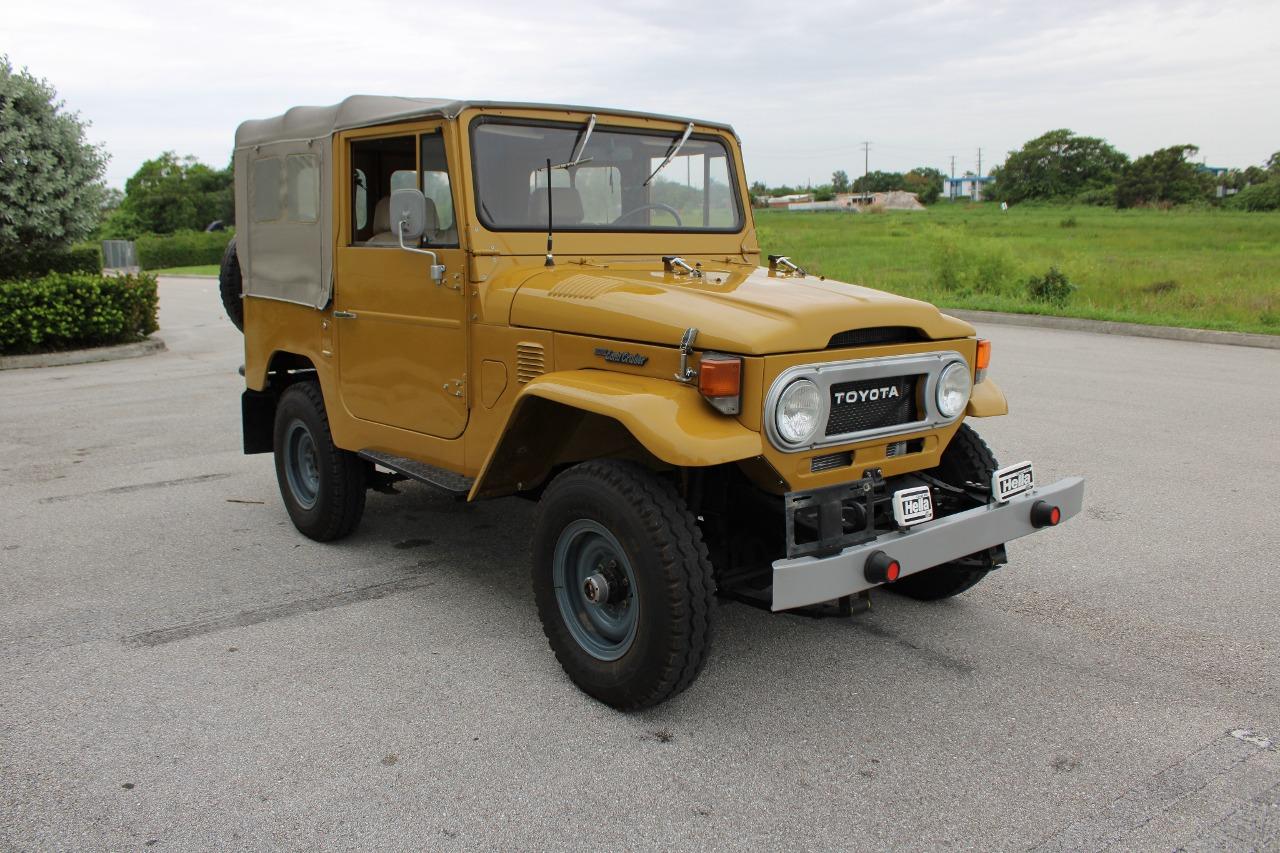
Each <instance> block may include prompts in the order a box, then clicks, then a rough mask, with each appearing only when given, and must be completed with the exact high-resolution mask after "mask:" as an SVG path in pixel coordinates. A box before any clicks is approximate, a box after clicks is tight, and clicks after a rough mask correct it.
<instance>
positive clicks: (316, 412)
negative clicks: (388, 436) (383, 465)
mask: <svg viewBox="0 0 1280 853" xmlns="http://www.w3.org/2000/svg"><path fill="white" fill-rule="evenodd" d="M274 441H275V455H276V479H277V480H278V481H279V483H280V496H281V497H282V498H284V506H285V509H286V510H288V511H289V517H290V518H291V519H293V525H294V527H296V528H298V530H299V531H300V532H301V533H302V534H303V535H305V536H308V537H310V538H312V539H315V540H316V541H318V542H328V541H330V540H333V539H341V538H342V537H343V536H346V535H347V534H348V533H350V532H351V531H352V530H355V528H356V525H357V524H359V523H360V517H361V516H362V515H364V499H365V469H366V468H367V466H366V465H365V463H364V462H363V461H362V460H361V459H360V458H359V457H358V456H356V455H355V454H354V453H351V452H350V451H347V450H341V449H339V448H338V447H336V446H334V443H333V436H332V435H331V434H330V433H329V419H328V417H327V415H326V413H325V408H324V395H322V394H321V393H320V386H319V384H318V383H315V382H298V383H295V384H293V385H290V386H289V387H288V388H286V389H285V391H284V393H283V394H281V395H280V402H279V404H278V405H277V406H276V422H275V439H274Z"/></svg>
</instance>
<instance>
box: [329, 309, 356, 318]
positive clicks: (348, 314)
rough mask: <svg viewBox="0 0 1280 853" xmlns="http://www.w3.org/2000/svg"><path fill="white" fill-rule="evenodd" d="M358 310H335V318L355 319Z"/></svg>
mask: <svg viewBox="0 0 1280 853" xmlns="http://www.w3.org/2000/svg"><path fill="white" fill-rule="evenodd" d="M355 318H356V312H354V311H334V312H333V319H335V320H354V319H355Z"/></svg>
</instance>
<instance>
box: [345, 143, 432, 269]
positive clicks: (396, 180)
mask: <svg viewBox="0 0 1280 853" xmlns="http://www.w3.org/2000/svg"><path fill="white" fill-rule="evenodd" d="M416 147H417V140H416V139H415V138H414V137H413V136H393V137H390V138H387V139H360V140H356V141H354V142H352V143H351V168H352V172H351V184H352V186H351V207H352V211H351V225H352V229H351V235H350V243H351V245H353V246H396V245H398V244H399V241H398V240H397V239H396V236H395V234H394V233H392V231H391V190H393V189H398V188H400V187H402V186H409V187H412V186H416V185H417V180H416V176H417V171H416V170H417V166H418V152H417V151H416V150H415V149H416Z"/></svg>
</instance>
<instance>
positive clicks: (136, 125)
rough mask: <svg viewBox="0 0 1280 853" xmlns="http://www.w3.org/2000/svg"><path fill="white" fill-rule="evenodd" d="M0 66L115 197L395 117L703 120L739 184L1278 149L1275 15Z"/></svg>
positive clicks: (1012, 5)
mask: <svg viewBox="0 0 1280 853" xmlns="http://www.w3.org/2000/svg"><path fill="white" fill-rule="evenodd" d="M6 6H7V8H6V9H5V10H4V12H3V22H4V23H3V31H2V34H0V52H7V53H8V54H9V57H10V59H11V61H12V62H13V64H14V65H15V66H23V65H25V66H27V67H28V68H29V69H30V70H31V71H32V73H34V74H36V75H37V76H41V77H45V78H47V79H48V80H49V81H50V82H51V83H53V84H54V86H56V87H57V89H58V91H59V93H60V95H61V96H62V98H63V99H64V100H65V101H66V102H67V106H68V107H69V108H71V109H74V110H79V111H80V113H81V114H82V116H83V117H85V118H87V119H89V120H90V121H92V123H93V127H92V128H91V129H90V132H89V134H90V138H91V139H93V140H94V141H100V142H103V143H105V144H106V148H107V150H108V151H109V152H110V154H111V163H110V166H109V169H108V174H107V178H108V182H109V183H110V184H112V185H114V186H123V184H124V181H125V179H126V178H128V177H129V175H131V174H132V173H133V172H134V171H135V170H136V169H137V167H138V166H139V165H140V164H141V163H142V161H143V160H146V159H148V158H150V157H154V156H156V155H157V154H159V153H160V152H161V151H164V150H166V149H171V150H174V151H177V152H178V153H179V154H194V155H195V156H196V157H198V158H200V159H201V160H203V161H205V162H208V163H211V164H214V165H222V164H225V163H226V162H227V160H228V158H229V156H230V152H231V147H232V138H233V134H234V132H235V127H236V125H237V124H238V123H239V122H240V121H242V120H244V119H247V118H262V117H266V116H270V115H275V114H277V113H280V112H281V111H283V110H284V109H287V108H288V107H290V106H293V105H297V104H327V103H332V102H334V101H336V100H339V99H341V98H342V97H344V96H345V95H348V94H354V93H361V94H388V95H390V94H397V95H415V96H428V97H447V98H475V99H487V100H531V101H554V102H558V103H580V104H590V105H598V106H617V107H624V108H629V109H639V110H654V111H658V112H664V113H674V114H679V115H689V116H694V117H701V118H708V119H715V120H719V121H726V122H729V123H731V124H733V125H734V126H735V128H736V129H737V131H738V133H739V134H740V135H741V136H742V138H743V146H744V151H745V156H746V166H747V177H748V179H750V180H762V181H765V182H767V183H770V184H780V183H783V182H787V183H793V184H794V183H804V182H806V181H809V180H812V181H813V183H815V184H817V183H822V182H826V181H827V180H829V179H830V175H831V172H832V171H833V170H835V169H844V170H846V171H847V172H848V173H849V174H850V175H852V176H856V175H858V174H861V173H862V170H863V154H862V149H861V145H860V143H861V142H862V141H863V140H869V141H870V142H871V147H870V167H871V168H872V169H873V170H874V169H891V170H903V169H907V168H910V167H912V166H916V165H929V166H935V167H937V168H940V169H942V170H943V171H949V170H950V167H951V159H950V158H951V155H955V158H956V160H955V167H956V172H957V174H960V173H963V172H964V171H965V170H970V169H976V167H977V150H978V148H979V147H981V148H982V149H983V163H982V165H983V171H986V170H987V168H988V167H989V166H990V165H993V164H994V163H997V162H999V161H1000V160H1001V159H1003V157H1004V154H1005V152H1006V151H1008V150H1009V149H1011V148H1017V147H1018V146H1020V145H1021V144H1022V143H1023V142H1025V141H1026V140H1027V139H1030V138H1032V137H1034V136H1037V135H1039V134H1040V133H1043V132H1044V131H1046V130H1049V129H1052V128H1058V127H1068V128H1071V129H1072V130H1074V131H1076V132H1077V133H1085V134H1089V135H1094V136H1102V137H1105V138H1107V139H1108V140H1110V142H1111V143H1112V144H1113V145H1115V146H1116V147H1118V148H1119V149H1121V150H1122V151H1125V152H1126V153H1128V154H1130V155H1131V156H1136V155H1140V154H1143V153H1146V152H1148V151H1151V150H1153V149H1155V148H1159V147H1164V146H1167V145H1172V144H1175V143H1193V144H1197V145H1199V146H1200V148H1201V155H1202V157H1203V158H1205V159H1206V160H1207V161H1208V162H1209V163H1210V164H1213V165H1224V166H1236V167H1243V166H1247V165H1250V164H1260V163H1262V162H1264V161H1265V160H1266V158H1267V157H1268V156H1269V155H1270V154H1271V153H1272V152H1273V151H1276V150H1280V107H1278V104H1280V96H1278V95H1277V93H1278V92H1280V50H1278V48H1280V2H1277V0H1261V2H1251V0H1229V2H1223V1H1222V0H1217V2H1160V3H1155V2H1152V3H1132V2H1125V0H1107V2H1094V0H1080V1H1079V2H1074V1H1073V0H1059V2H1001V1H1000V0H932V2H930V0H895V1H894V2H845V3H835V2H833V3H823V2H820V0H811V2H807V3H798V2H787V3H783V2H777V0H773V2H755V0H743V1H742V2H722V3H718V4H698V3H691V2H679V3H677V2H666V0H648V2H644V3H640V2H631V0H623V2H609V3H590V4H587V3H582V4H578V3H571V2H564V0H545V2H537V3H532V2H527V0H519V2H505V0H499V2H493V0H472V2H465V3H444V2H439V0H434V2H433V0H425V1H424V2H408V0H404V2H399V3H385V2H380V0H362V2H358V3H351V2H344V3H332V4H330V3H324V2H317V0H312V2H308V3H300V2H296V0H256V2H242V0H222V2H218V3H212V4H211V3H199V4H196V3H191V2H186V0H175V2H171V3H157V2H107V3H102V2H100V1H99V0H95V2H84V0H59V2H57V3H49V2H43V3H41V2H20V0H15V2H11V3H8V4H6Z"/></svg>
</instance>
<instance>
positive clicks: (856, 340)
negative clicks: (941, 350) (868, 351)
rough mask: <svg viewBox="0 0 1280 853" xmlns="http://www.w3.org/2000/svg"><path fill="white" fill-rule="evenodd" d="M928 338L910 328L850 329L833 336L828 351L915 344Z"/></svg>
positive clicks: (917, 330)
mask: <svg viewBox="0 0 1280 853" xmlns="http://www.w3.org/2000/svg"><path fill="white" fill-rule="evenodd" d="M927 340H929V338H928V337H926V336H925V334H924V333H923V332H921V331H920V330H919V329H914V328H912V327H910V326H880V327H878V328H874V329H850V330H849V331H847V332H838V333H837V334H835V335H832V337H831V342H830V343H828V344H827V349H841V348H843V347H865V346H871V345H872V344H914V343H917V342H919V341H927Z"/></svg>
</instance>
